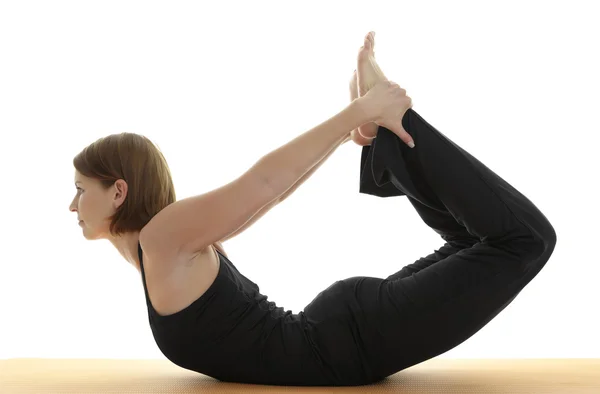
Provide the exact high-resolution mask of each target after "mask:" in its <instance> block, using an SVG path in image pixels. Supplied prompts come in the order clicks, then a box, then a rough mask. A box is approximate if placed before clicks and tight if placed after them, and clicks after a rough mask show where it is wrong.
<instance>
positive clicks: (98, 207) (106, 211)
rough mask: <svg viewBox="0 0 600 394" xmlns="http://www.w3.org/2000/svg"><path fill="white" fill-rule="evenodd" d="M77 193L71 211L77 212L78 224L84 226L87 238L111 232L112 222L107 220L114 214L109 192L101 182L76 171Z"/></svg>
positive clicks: (101, 236)
mask: <svg viewBox="0 0 600 394" xmlns="http://www.w3.org/2000/svg"><path fill="white" fill-rule="evenodd" d="M74 186H75V188H76V194H75V197H74V198H73V201H72V202H71V205H70V206H69V210H70V211H71V212H77V219H78V221H79V223H78V225H79V226H80V227H81V228H83V231H84V235H85V237H86V238H87V239H99V238H104V236H105V235H107V234H109V231H108V227H109V224H110V222H109V221H108V220H107V218H108V217H110V216H111V215H112V214H113V212H114V211H113V210H112V207H111V204H110V199H109V192H110V191H111V189H109V190H107V191H104V190H102V188H101V185H100V182H98V181H97V180H96V179H91V178H87V177H85V176H83V175H81V174H79V173H78V172H77V171H75V185H74Z"/></svg>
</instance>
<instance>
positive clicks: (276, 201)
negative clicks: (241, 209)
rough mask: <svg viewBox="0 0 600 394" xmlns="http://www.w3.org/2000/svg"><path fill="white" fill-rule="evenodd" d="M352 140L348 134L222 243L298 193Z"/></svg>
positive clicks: (223, 240)
mask: <svg viewBox="0 0 600 394" xmlns="http://www.w3.org/2000/svg"><path fill="white" fill-rule="evenodd" d="M350 139H351V137H350V133H348V136H347V137H344V139H343V140H340V142H339V143H338V144H336V145H334V146H333V148H332V149H331V150H330V151H329V152H328V153H327V154H326V155H325V156H323V157H322V158H321V160H320V161H319V162H318V163H317V164H316V165H315V166H314V167H313V168H311V169H310V170H309V171H308V172H307V173H306V174H304V175H303V176H302V177H301V178H300V179H298V180H297V181H296V183H295V184H294V185H293V186H292V187H290V188H289V189H288V190H286V191H285V192H284V193H283V194H282V195H281V196H279V197H277V198H276V199H274V200H273V201H271V202H270V203H269V204H267V205H265V206H264V207H263V208H262V209H261V210H260V211H258V212H257V213H256V214H255V215H254V216H252V218H251V219H250V220H249V221H247V222H246V223H245V224H244V225H243V226H242V227H241V228H240V229H238V230H237V231H236V232H235V233H233V234H230V235H229V236H228V237H227V238H224V239H222V240H221V242H225V241H227V240H228V239H231V238H233V237H235V236H236V235H238V234H240V233H241V232H243V231H244V230H246V229H247V228H248V227H250V226H251V225H252V224H253V223H254V222H256V221H257V220H258V219H260V218H261V217H263V216H264V215H265V214H266V213H267V212H269V211H270V210H271V209H272V208H273V207H275V206H276V205H278V204H279V203H280V202H282V201H283V200H285V199H286V198H288V197H289V196H290V195H291V194H292V193H293V192H295V191H296V189H298V187H299V186H300V185H301V184H303V183H304V181H306V180H307V179H308V178H310V177H311V175H312V174H314V173H315V171H317V170H318V169H319V167H321V165H323V163H325V161H327V159H328V158H329V156H331V155H332V154H333V152H335V150H336V149H337V148H338V147H339V146H340V145H342V144H344V143H346V142H348V141H350Z"/></svg>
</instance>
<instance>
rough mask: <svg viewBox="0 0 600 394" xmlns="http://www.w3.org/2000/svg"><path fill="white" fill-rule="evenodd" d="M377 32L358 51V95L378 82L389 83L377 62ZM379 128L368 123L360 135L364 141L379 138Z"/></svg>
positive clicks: (362, 127)
mask: <svg viewBox="0 0 600 394" xmlns="http://www.w3.org/2000/svg"><path fill="white" fill-rule="evenodd" d="M374 48H375V32H373V31H371V32H369V33H367V35H366V36H365V40H364V43H363V46H362V47H361V48H360V50H359V51H358V58H357V70H358V73H357V75H358V81H357V83H358V95H359V97H362V96H364V95H365V94H367V92H368V91H369V90H370V89H371V88H372V87H373V86H375V85H376V84H377V83H378V82H381V81H387V80H388V79H387V78H386V76H385V75H384V74H383V72H382V71H381V69H380V68H379V65H378V64H377V62H376V61H375V53H374ZM378 128H379V126H377V125H376V124H375V123H367V124H364V125H362V126H360V127H359V128H358V132H359V133H360V135H362V136H363V137H364V139H369V138H371V139H372V138H374V137H376V136H377V130H378Z"/></svg>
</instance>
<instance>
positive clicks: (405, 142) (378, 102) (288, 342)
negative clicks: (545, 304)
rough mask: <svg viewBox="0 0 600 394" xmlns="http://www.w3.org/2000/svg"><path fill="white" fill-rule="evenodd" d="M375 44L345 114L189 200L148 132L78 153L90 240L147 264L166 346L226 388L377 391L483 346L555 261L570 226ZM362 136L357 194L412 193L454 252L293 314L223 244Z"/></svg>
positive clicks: (154, 312)
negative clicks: (456, 130)
mask: <svg viewBox="0 0 600 394" xmlns="http://www.w3.org/2000/svg"><path fill="white" fill-rule="evenodd" d="M373 45H374V37H373V34H371V33H369V34H367V36H366V37H365V42H364V46H363V47H362V48H361V50H360V51H359V56H358V66H357V70H358V71H357V73H356V74H355V76H354V77H356V78H357V79H358V80H357V82H352V83H351V88H352V89H353V90H352V91H353V93H352V94H351V98H352V102H351V104H350V105H349V106H348V107H347V108H345V109H344V110H343V111H341V112H340V113H339V114H337V115H335V116H334V117H332V118H331V119H329V120H328V121H326V122H324V123H322V124H321V125H319V126H317V127H315V128H313V129H311V130H309V131H307V132H306V133H304V134H302V135H301V136H299V137H298V138H296V139H294V140H292V141H291V142H289V143H288V144H286V145H284V146H282V147H280V148H279V149H277V150H275V151H273V152H271V153H269V154H267V155H265V156H264V157H263V158H262V159H261V160H259V161H258V162H257V163H256V164H255V165H254V166H253V167H252V168H251V169H250V170H249V171H247V172H246V173H245V174H243V175H242V176H241V177H240V178H238V179H236V180H235V181H233V182H230V183H229V184H227V185H225V186H223V187H221V188H219V189H216V190H213V191H211V192H209V193H205V194H203V195H199V196H195V197H192V198H187V199H184V200H180V201H177V202H176V201H175V192H174V188H173V183H172V180H171V175H170V173H169V170H168V166H167V164H166V162H165V159H164V157H163V156H162V154H161V153H160V152H159V151H158V149H156V147H154V145H153V144H152V143H151V142H150V141H149V140H148V139H146V138H145V137H142V136H138V135H135V134H125V133H124V134H121V135H113V136H109V137H105V138H103V139H100V140H98V141H96V142H95V143H94V144H92V145H90V146H89V147H87V148H86V149H84V151H83V152H81V153H80V154H79V155H78V156H77V157H76V158H75V160H74V166H75V168H76V173H75V178H76V181H77V182H80V183H78V186H80V187H78V193H77V196H76V197H75V199H74V200H73V202H72V204H71V207H70V209H71V210H72V211H75V212H77V213H78V216H79V219H81V220H83V222H80V225H81V226H82V227H83V228H84V235H85V236H86V238H88V239H99V238H106V239H109V240H110V241H111V242H112V243H113V245H115V247H116V248H117V249H118V250H119V251H120V253H121V254H122V255H123V257H124V258H125V259H126V260H128V261H129V262H130V263H131V264H133V265H134V266H135V267H136V268H138V269H139V270H140V273H141V277H142V283H143V287H144V292H145V296H146V301H147V307H148V316H149V322H150V326H151V329H152V332H153V335H154V338H155V340H156V343H157V345H158V346H159V348H160V350H161V351H162V352H163V354H164V355H165V356H166V357H167V358H168V359H169V360H171V361H172V362H173V363H175V364H177V365H179V366H181V367H182V368H186V369H189V370H194V371H197V372H200V373H202V374H205V375H208V376H211V377H214V378H216V379H219V380H222V381H228V382H239V383H255V384H275V385H300V386H307V385H311V386H312V385H325V386H336V385H337V386H350V385H363V384H369V383H373V382H377V381H379V380H381V379H383V378H385V377H386V376H389V375H391V374H394V373H396V372H398V371H401V370H403V369H405V368H408V367H410V366H412V365H415V364H418V363H420V362H422V361H425V360H427V359H430V358H432V357H435V356H437V355H439V354H441V353H444V352H446V351H448V350H450V349H452V348H453V347H455V346H457V345H459V344H460V343H462V342H464V341H465V340H466V339H468V338H469V337H471V336H472V335H473V334H475V333H476V332H477V331H478V330H480V329H481V328H482V327H484V326H485V325H486V324H487V323H488V322H489V321H490V320H491V319H492V318H493V317H495V316H496V315H497V314H498V313H500V312H501V311H502V310H503V309H504V308H505V307H506V306H507V305H508V304H510V302H512V300H513V299H514V298H515V297H516V296H517V294H518V293H519V292H520V291H521V290H522V289H523V288H524V287H525V286H526V285H527V284H528V283H529V282H530V281H531V280H532V279H533V278H534V277H535V276H536V275H537V273H538V272H539V271H540V270H541V269H542V268H543V266H544V265H545V264H546V262H547V261H548V259H549V258H550V255H551V254H552V252H553V250H554V247H555V244H556V233H555V231H554V229H553V227H552V226H551V224H550V223H549V222H548V220H547V219H546V217H545V216H544V215H543V214H542V213H541V212H540V211H539V210H538V209H537V208H536V207H535V205H533V203H532V202H531V201H530V200H528V199H527V198H526V197H525V196H523V195H522V194H521V193H520V192H519V191H517V190H516V189H514V188H513V187H512V186H511V185H510V184H508V183H507V182H506V181H504V180H503V179H502V178H500V177H499V176H498V175H496V174H495V173H494V172H492V171H491V170H490V169H489V168H487V167H486V166H485V165H484V164H482V163H481V162H480V161H478V160H477V159H475V158H474V157H473V156H471V155H470V154H469V153H468V152H466V151H465V150H463V149H462V148H460V147H459V146H457V145H456V144H455V143H454V142H452V141H451V140H449V139H448V138H447V137H446V136H444V135H443V134H442V133H440V132H439V131H437V130H436V129H435V128H434V127H433V126H431V125H429V124H428V123H427V122H426V121H425V120H424V119H423V118H422V117H421V116H419V115H418V114H417V113H416V112H415V111H413V110H412V109H411V108H410V107H411V100H410V98H408V97H407V96H406V95H405V91H404V90H403V89H400V88H399V87H398V85H395V84H392V83H390V82H389V81H387V80H386V79H385V76H383V73H381V71H380V70H379V68H378V67H377V64H376V62H375V60H374V56H373ZM357 96H360V97H357ZM351 130H356V131H351ZM361 135H364V136H365V137H366V138H365V137H362V136H361ZM375 136H377V138H374V137H375ZM350 138H351V139H353V141H354V142H355V143H357V144H359V145H361V146H363V148H362V156H361V171H360V190H359V191H360V192H361V193H365V194H371V195H374V196H379V197H389V196H406V197H407V198H408V199H409V201H410V202H411V204H412V205H413V206H414V207H415V209H416V210H417V212H418V213H419V215H420V216H421V218H422V219H423V220H424V222H425V223H426V224H427V225H429V226H430V227H431V228H432V229H433V230H434V231H436V232H437V233H438V234H440V236H441V237H442V239H443V240H444V241H445V244H444V245H443V246H442V247H441V248H440V249H439V250H436V251H435V252H434V253H432V254H429V255H428V256H426V257H423V258H421V259H419V260H417V261H416V262H415V263H413V264H409V265H406V266H405V267H403V268H402V269H401V270H400V271H398V272H396V273H393V274H391V275H390V276H388V277H387V278H385V279H383V278H373V277H362V276H361V277H352V278H347V279H343V280H338V281H336V282H335V283H333V284H332V285H331V286H330V287H328V288H327V289H325V290H323V291H322V292H321V293H319V294H318V295H317V296H316V297H315V298H314V299H313V301H311V302H310V303H309V304H308V305H307V306H306V307H305V308H304V310H303V311H301V312H299V313H297V314H294V313H292V312H291V311H285V310H284V309H283V308H282V307H277V306H276V304H275V303H274V302H270V301H267V296H265V295H262V294H261V293H260V291H259V287H258V286H257V285H256V284H255V283H254V282H252V281H251V280H249V279H248V278H246V277H245V276H244V275H243V274H241V273H240V272H239V271H238V270H237V269H236V267H235V265H234V264H233V263H232V262H231V261H230V260H229V259H228V258H227V255H226V254H225V252H224V250H223V248H222V245H221V243H220V242H222V241H224V240H226V239H229V238H231V237H233V236H235V235H237V234H239V233H240V232H242V231H243V230H244V229H245V228H247V227H248V226H249V225H250V224H251V223H253V222H254V221H256V220H257V219H258V218H259V217H261V216H262V215H264V214H265V213H266V212H267V211H268V210H269V209H271V208H272V207H273V206H275V205H277V204H278V203H279V202H281V201H283V200H284V199H285V198H286V197H287V196H288V195H289V194H291V193H292V192H293V191H294V190H295V189H296V188H297V187H298V186H299V185H300V184H301V183H302V182H303V181H304V180H305V179H306V178H307V177H309V176H310V174H311V173H312V172H314V170H315V169H316V168H318V166H320V165H321V164H322V162H323V161H324V160H325V159H326V158H327V157H328V156H329V155H330V154H331V153H332V152H333V151H334V150H335V148H337V147H338V146H339V145H340V144H341V143H343V142H345V141H348V140H349V139H350ZM411 142H414V143H415V145H416V146H415V147H414V148H411V147H409V143H411ZM382 220H383V219H382ZM290 280H293V278H291V279H290Z"/></svg>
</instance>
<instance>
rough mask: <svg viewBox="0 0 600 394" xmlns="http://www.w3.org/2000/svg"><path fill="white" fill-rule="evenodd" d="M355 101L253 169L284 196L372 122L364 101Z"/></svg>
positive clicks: (274, 192) (277, 192) (259, 177)
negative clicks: (359, 128)
mask: <svg viewBox="0 0 600 394" xmlns="http://www.w3.org/2000/svg"><path fill="white" fill-rule="evenodd" d="M361 100H362V98H361V99H356V100H354V101H352V102H351V103H350V104H349V105H348V106H347V107H346V108H344V109H343V110H342V111H341V112H339V113H338V114H337V115H335V116H333V117H331V118H330V119H328V120H326V121H325V122H323V123H321V124H320V125H318V126H316V127H314V128H312V129H310V130H309V131H307V132H305V133H303V134H301V135H300V136H299V137H296V138H295V139H293V140H292V141H290V142H288V143H287V144H285V145H283V146H282V147H280V148H278V149H276V150H274V151H272V152H270V153H268V154H266V155H265V156H263V157H262V158H261V159H260V160H259V161H258V162H257V163H256V164H255V165H254V166H252V168H250V170H248V171H252V172H255V174H256V175H257V177H258V179H264V180H265V182H266V184H267V185H269V187H270V189H271V192H272V193H273V195H274V196H281V195H282V194H284V193H285V192H286V191H287V190H288V189H290V188H291V187H293V186H294V185H295V184H296V182H297V181H298V180H299V179H301V178H302V177H303V176H304V175H305V174H306V173H307V172H309V171H310V170H311V169H312V168H313V167H314V166H315V165H316V164H317V163H320V162H321V160H322V159H323V158H324V157H325V156H327V155H328V153H330V152H331V151H332V150H334V148H335V147H338V146H340V145H341V144H342V143H343V142H344V140H346V139H347V137H348V134H349V133H350V132H351V131H352V130H354V129H355V128H358V127H359V126H361V125H363V124H365V123H369V122H371V121H373V120H374V119H373V114H370V113H369V110H368V109H367V108H365V107H364V106H363V101H361Z"/></svg>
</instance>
